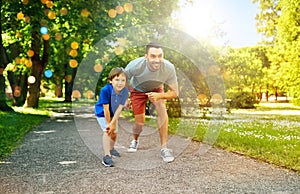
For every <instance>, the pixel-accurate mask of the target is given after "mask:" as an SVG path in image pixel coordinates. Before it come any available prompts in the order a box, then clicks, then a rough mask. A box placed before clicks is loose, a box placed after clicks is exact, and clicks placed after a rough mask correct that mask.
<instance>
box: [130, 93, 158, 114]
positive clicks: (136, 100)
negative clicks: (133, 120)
mask: <svg viewBox="0 0 300 194" xmlns="http://www.w3.org/2000/svg"><path fill="white" fill-rule="evenodd" d="M163 91H164V88H163V87H160V88H157V89H154V90H152V91H149V92H159V93H162V92H163ZM146 93H148V92H140V91H137V90H135V89H133V88H132V89H131V90H130V101H131V106H132V110H133V114H134V115H139V114H144V113H145V109H146V103H147V100H148V96H147V95H146Z"/></svg>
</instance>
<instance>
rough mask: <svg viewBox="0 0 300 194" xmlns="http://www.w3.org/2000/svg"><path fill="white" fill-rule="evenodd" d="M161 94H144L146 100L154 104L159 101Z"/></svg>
mask: <svg viewBox="0 0 300 194" xmlns="http://www.w3.org/2000/svg"><path fill="white" fill-rule="evenodd" d="M161 94H162V93H158V92H148V93H146V95H147V96H148V98H149V100H150V101H151V102H156V101H158V100H159V99H161Z"/></svg>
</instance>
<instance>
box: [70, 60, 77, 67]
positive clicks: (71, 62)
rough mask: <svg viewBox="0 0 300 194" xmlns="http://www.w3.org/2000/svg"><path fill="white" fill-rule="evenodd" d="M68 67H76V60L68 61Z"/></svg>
mask: <svg viewBox="0 0 300 194" xmlns="http://www.w3.org/2000/svg"><path fill="white" fill-rule="evenodd" d="M69 65H70V67H72V68H76V67H77V66H78V62H77V60H75V59H71V60H70V61H69Z"/></svg>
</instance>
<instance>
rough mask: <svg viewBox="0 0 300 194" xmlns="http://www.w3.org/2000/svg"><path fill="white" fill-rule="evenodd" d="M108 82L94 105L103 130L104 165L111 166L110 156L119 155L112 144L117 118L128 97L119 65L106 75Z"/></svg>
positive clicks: (123, 73) (124, 77)
mask: <svg viewBox="0 0 300 194" xmlns="http://www.w3.org/2000/svg"><path fill="white" fill-rule="evenodd" d="M108 80H109V82H110V83H109V84H106V85H105V86H104V87H103V88H102V89H101V91H100V96H99V100H98V102H97V103H96V105H95V115H96V118H97V121H98V123H99V125H100V127H101V129H102V131H103V150H104V157H103V159H102V164H103V165H104V166H113V165H114V163H113V160H112V156H117V157H120V154H119V153H118V151H117V150H115V149H114V145H115V142H116V139H117V131H118V119H119V116H120V114H121V111H122V109H123V107H124V106H125V104H126V101H127V99H128V92H129V91H128V89H127V88H126V87H125V84H126V82H127V75H126V73H125V70H124V69H123V68H120V67H116V68H113V69H112V70H111V71H110V73H109V75H108Z"/></svg>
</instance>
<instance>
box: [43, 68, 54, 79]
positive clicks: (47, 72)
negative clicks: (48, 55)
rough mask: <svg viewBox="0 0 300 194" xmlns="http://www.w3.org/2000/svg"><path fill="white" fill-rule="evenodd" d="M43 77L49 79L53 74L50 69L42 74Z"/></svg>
mask: <svg viewBox="0 0 300 194" xmlns="http://www.w3.org/2000/svg"><path fill="white" fill-rule="evenodd" d="M44 75H45V77H46V78H51V77H52V75H53V73H52V71H51V70H50V69H47V70H46V71H45V72H44Z"/></svg>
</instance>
